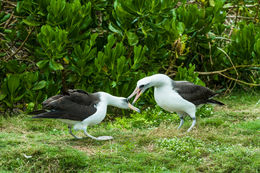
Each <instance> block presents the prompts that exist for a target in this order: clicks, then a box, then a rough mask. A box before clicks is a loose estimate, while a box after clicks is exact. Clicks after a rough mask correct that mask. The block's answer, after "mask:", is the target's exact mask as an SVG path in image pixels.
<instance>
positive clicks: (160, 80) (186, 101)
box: [128, 74, 224, 132]
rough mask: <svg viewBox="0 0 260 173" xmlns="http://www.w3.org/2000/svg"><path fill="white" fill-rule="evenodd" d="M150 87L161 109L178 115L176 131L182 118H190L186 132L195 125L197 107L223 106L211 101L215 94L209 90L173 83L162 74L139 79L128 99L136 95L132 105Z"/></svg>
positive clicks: (182, 82)
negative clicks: (207, 104)
mask: <svg viewBox="0 0 260 173" xmlns="http://www.w3.org/2000/svg"><path fill="white" fill-rule="evenodd" d="M150 87H154V98H155V101H156V103H157V104H158V105H159V106H160V107H161V108H163V109H164V110H166V111H169V112H176V113H177V114H178V115H179V117H180V119H181V121H180V125H179V127H178V129H180V128H181V126H182V125H183V123H184V116H186V115H189V116H190V117H191V118H192V120H193V121H192V125H191V126H190V128H189V129H188V132H189V131H190V130H191V129H192V128H193V127H194V126H195V124H196V116H195V114H196V107H197V106H199V105H201V104H206V103H212V104H218V105H224V104H223V103H221V102H219V101H217V100H214V99H212V97H213V96H215V95H216V93H214V92H213V91H211V90H210V89H208V88H206V87H203V86H200V85H195V84H193V83H191V82H188V81H174V80H172V79H171V78H170V77H168V76H167V75H164V74H155V75H152V76H149V77H145V78H143V79H140V80H139V81H138V82H137V85H136V88H135V90H134V91H133V93H132V94H131V95H130V96H129V97H128V99H130V98H132V97H133V96H134V95H136V97H135V99H134V101H133V103H132V104H134V103H135V102H136V100H137V99H138V98H139V97H140V95H141V94H142V93H144V91H145V90H146V89H148V88H150Z"/></svg>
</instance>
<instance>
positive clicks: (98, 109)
mask: <svg viewBox="0 0 260 173" xmlns="http://www.w3.org/2000/svg"><path fill="white" fill-rule="evenodd" d="M42 105H43V110H39V111H34V112H32V113H30V114H32V115H36V116H34V117H33V118H50V119H59V120H60V121H62V122H64V123H66V124H68V128H69V133H70V134H71V135H72V136H73V137H75V138H76V139H81V138H80V137H77V136H76V135H74V134H73V133H72V130H71V128H72V127H73V129H74V130H75V131H77V130H83V131H84V134H85V135H86V136H88V137H90V138H92V139H95V140H111V139H113V137H112V136H99V137H94V136H92V135H90V134H88V133H87V127H88V126H90V125H95V124H99V123H100V122H101V121H102V120H103V119H104V118H105V116H106V112H107V106H108V105H111V106H115V107H118V108H122V109H128V108H130V109H132V110H134V111H137V112H140V110H139V109H138V108H136V107H134V106H133V105H131V104H130V103H129V101H128V99H127V98H124V97H116V96H112V95H110V94H108V93H106V92H96V93H88V92H86V91H84V90H79V89H69V90H68V91H67V92H65V93H64V94H60V95H55V96H52V97H50V98H48V99H47V100H46V101H44V102H43V103H42Z"/></svg>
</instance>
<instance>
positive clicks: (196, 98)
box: [173, 81, 216, 105]
mask: <svg viewBox="0 0 260 173" xmlns="http://www.w3.org/2000/svg"><path fill="white" fill-rule="evenodd" d="M173 89H174V90H175V91H176V92H177V93H178V94H180V96H181V97H182V98H184V99H185V100H188V101H189V102H192V103H193V104H195V105H200V104H205V103H209V102H210V98H211V97H213V96H215V95H216V93H214V92H212V91H211V90H210V89H208V88H206V87H203V86H200V85H195V84H193V83H191V82H188V81H173Z"/></svg>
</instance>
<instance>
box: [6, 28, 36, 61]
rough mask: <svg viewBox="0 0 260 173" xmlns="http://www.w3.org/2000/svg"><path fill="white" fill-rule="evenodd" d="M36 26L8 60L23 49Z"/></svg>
mask: <svg viewBox="0 0 260 173" xmlns="http://www.w3.org/2000/svg"><path fill="white" fill-rule="evenodd" d="M33 29H34V28H32V29H31V30H30V31H29V33H28V35H27V36H26V38H25V40H24V41H23V42H22V44H21V45H20V46H19V48H18V49H17V50H16V51H15V52H14V53H13V54H12V55H10V56H9V57H8V58H7V59H6V60H8V59H10V58H11V57H13V56H15V55H16V54H17V53H18V52H19V51H20V50H21V49H22V47H23V46H24V44H25V42H26V41H27V40H28V38H29V36H30V35H31V33H32V31H33Z"/></svg>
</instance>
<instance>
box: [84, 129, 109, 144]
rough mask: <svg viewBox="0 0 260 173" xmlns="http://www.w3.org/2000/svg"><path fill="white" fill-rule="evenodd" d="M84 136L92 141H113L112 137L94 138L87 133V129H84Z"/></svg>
mask: <svg viewBox="0 0 260 173" xmlns="http://www.w3.org/2000/svg"><path fill="white" fill-rule="evenodd" d="M84 134H85V135H86V136H88V137H90V138H92V139H95V140H98V141H105V140H111V139H113V137H112V136H99V137H94V136H92V135H90V134H88V132H87V127H86V128H85V129H84Z"/></svg>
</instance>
